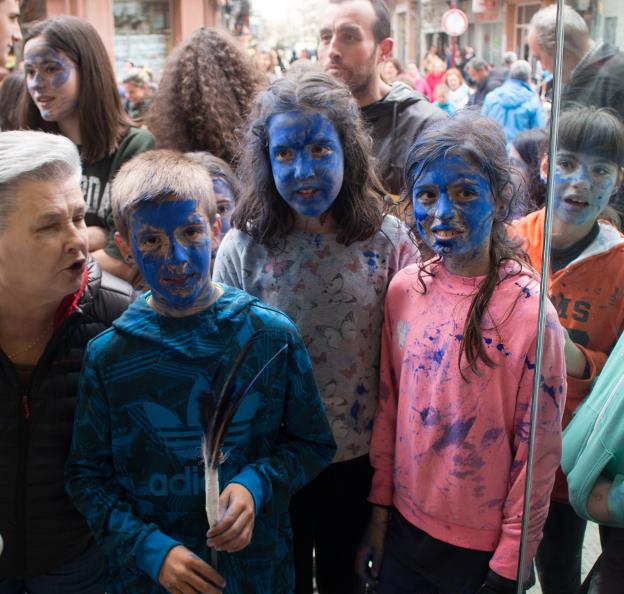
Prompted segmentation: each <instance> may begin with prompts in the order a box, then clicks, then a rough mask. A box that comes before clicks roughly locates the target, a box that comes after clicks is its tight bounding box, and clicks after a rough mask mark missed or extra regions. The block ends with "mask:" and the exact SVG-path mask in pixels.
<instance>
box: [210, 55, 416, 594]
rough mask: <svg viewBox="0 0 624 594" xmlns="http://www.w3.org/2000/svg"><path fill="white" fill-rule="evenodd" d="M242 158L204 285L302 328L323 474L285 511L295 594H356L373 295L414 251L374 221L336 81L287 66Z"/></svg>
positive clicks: (365, 512) (355, 128)
mask: <svg viewBox="0 0 624 594" xmlns="http://www.w3.org/2000/svg"><path fill="white" fill-rule="evenodd" d="M244 145H245V147H246V148H245V150H244V152H243V155H242V162H241V168H240V170H239V176H240V179H242V180H245V183H246V184H247V186H246V188H245V190H244V192H243V195H242V197H241V199H240V202H239V204H238V205H237V206H236V208H235V211H234V214H233V216H232V229H231V230H230V232H229V233H228V234H227V235H226V236H225V238H224V239H223V242H222V244H221V246H220V248H219V252H218V254H217V259H216V262H215V271H214V276H215V279H216V280H219V281H221V282H224V283H227V284H230V285H234V286H237V287H240V288H243V289H245V290H246V291H248V292H249V293H251V294H253V295H256V296H258V297H259V298H260V299H261V300H263V301H264V302H265V303H268V304H270V305H273V306H277V307H279V308H280V309H282V310H284V311H286V312H287V313H288V314H289V315H290V317H291V318H292V319H293V320H294V321H295V322H296V323H297V325H298V327H299V329H300V330H301V332H302V334H303V336H304V340H305V342H306V346H307V347H308V350H309V352H310V355H311V358H312V364H313V367H314V374H315V378H316V381H317V383H318V385H319V388H320V391H321V395H322V397H323V401H324V404H325V408H326V411H327V416H328V419H329V421H330V424H331V426H332V430H333V434H334V438H335V439H336V442H337V443H338V452H337V454H336V456H335V458H334V461H333V464H332V465H331V466H330V467H329V469H327V470H326V471H324V472H323V473H321V475H320V476H319V477H318V478H317V479H315V481H313V483H311V484H310V485H309V486H308V487H306V488H304V489H303V490H302V491H300V492H299V493H298V494H297V495H296V496H295V497H294V499H293V501H292V504H291V517H292V519H293V530H294V538H295V575H296V587H295V592H297V594H303V593H310V594H311V592H312V587H313V586H312V582H313V555H312V552H313V549H315V552H316V555H315V560H316V578H317V585H318V590H319V592H321V594H327V593H334V592H335V593H336V594H338V593H339V594H345V593H348V592H352V591H353V590H354V588H355V587H356V583H355V582H356V576H355V572H354V570H353V563H354V559H355V551H356V548H357V544H358V541H359V539H360V537H361V536H362V534H363V531H364V528H365V527H366V524H367V522H368V516H369V506H368V504H367V501H366V497H367V495H368V492H369V489H370V478H371V469H370V464H369V460H368V450H369V442H370V435H371V427H372V420H373V414H374V412H375V408H376V406H377V394H378V379H379V378H378V364H379V343H380V332H381V325H382V316H383V313H382V308H383V299H384V295H385V292H386V287H387V286H388V283H389V281H390V279H391V278H392V276H393V275H394V274H395V273H396V272H397V271H398V270H399V269H401V268H403V267H404V266H405V265H406V264H408V263H411V262H414V261H417V259H418V252H417V249H416V248H415V246H414V244H413V243H412V242H411V241H410V239H409V236H408V233H407V229H406V228H405V227H404V226H403V225H402V224H401V223H400V222H399V221H398V220H397V219H395V218H394V217H391V216H385V217H384V216H383V213H382V208H383V192H382V191H381V189H380V186H379V182H378V181H377V179H376V178H375V176H374V173H373V167H372V164H371V159H370V156H369V155H370V154H371V146H370V139H369V137H368V136H367V135H366V133H365V131H364V129H363V125H362V122H361V119H360V115H359V110H358V107H357V104H356V103H355V101H354V100H353V98H352V96H351V95H350V93H349V91H348V90H347V88H346V87H345V86H343V85H342V83H340V82H338V81H337V80H336V79H334V78H333V77H331V76H329V75H327V74H324V73H321V72H319V71H318V70H316V69H314V68H310V67H303V68H299V67H298V68H296V69H294V70H293V71H291V72H290V73H289V74H288V75H287V76H286V77H285V78H284V79H281V80H279V81H276V82H275V83H274V84H273V85H272V86H271V87H270V88H269V89H268V90H267V91H265V92H264V93H262V94H261V95H260V96H259V97H258V98H257V100H256V103H255V106H254V108H253V112H252V116H251V125H250V128H249V130H248V133H247V137H246V142H245V143H244Z"/></svg>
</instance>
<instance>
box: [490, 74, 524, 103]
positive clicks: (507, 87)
mask: <svg viewBox="0 0 624 594" xmlns="http://www.w3.org/2000/svg"><path fill="white" fill-rule="evenodd" d="M492 93H495V94H496V96H497V97H498V100H499V102H500V103H501V105H502V106H503V107H504V108H506V109H516V108H518V107H520V106H521V105H522V104H523V103H526V102H527V101H530V100H531V99H533V97H534V96H535V93H534V91H533V89H532V88H531V86H530V85H529V84H528V83H525V82H523V81H521V80H513V79H509V80H508V81H506V82H505V83H504V84H503V85H502V86H500V87H498V89H494V91H492Z"/></svg>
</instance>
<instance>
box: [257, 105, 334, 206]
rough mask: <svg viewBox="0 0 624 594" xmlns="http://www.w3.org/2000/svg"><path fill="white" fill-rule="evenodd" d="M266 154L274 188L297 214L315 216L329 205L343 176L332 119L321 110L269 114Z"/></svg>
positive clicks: (332, 201)
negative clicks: (267, 153)
mask: <svg viewBox="0 0 624 594" xmlns="http://www.w3.org/2000/svg"><path fill="white" fill-rule="evenodd" d="M269 157H270V160H271V169H272V172H273V179H274V181H275V186H276V187H277V191H278V192H279V193H280V196H281V197H282V198H283V199H284V201H285V202H286V203H287V204H288V205H289V206H290V207H291V208H292V209H293V210H294V211H295V212H296V213H298V214H299V215H301V216H304V217H318V216H320V215H322V214H323V213H324V212H326V211H327V210H328V209H329V208H330V207H331V205H332V204H333V203H334V200H336V197H337V196H338V194H339V192H340V188H341V187H342V181H343V178H344V155H343V150H342V144H341V142H340V137H339V136H338V132H337V131H336V128H335V127H334V124H333V123H332V122H331V120H329V119H328V118H327V117H326V116H324V115H323V114H321V113H303V112H288V113H280V114H276V115H274V116H272V117H271V119H270V122H269Z"/></svg>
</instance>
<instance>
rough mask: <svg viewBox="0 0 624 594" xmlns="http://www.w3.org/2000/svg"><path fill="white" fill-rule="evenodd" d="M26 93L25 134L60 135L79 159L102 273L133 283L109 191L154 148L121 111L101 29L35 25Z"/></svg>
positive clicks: (68, 21) (65, 20) (62, 21)
mask: <svg viewBox="0 0 624 594" xmlns="http://www.w3.org/2000/svg"><path fill="white" fill-rule="evenodd" d="M24 73H25V75H26V89H27V93H26V94H24V100H23V101H22V114H21V123H20V125H21V127H22V128H30V129H33V130H43V131H45V132H52V133H55V134H62V135H63V136H66V137H67V138H69V139H70V140H71V141H72V142H73V143H74V144H76V146H77V147H78V150H79V152H80V159H81V162H82V179H81V187H82V194H83V197H84V199H85V202H86V204H87V211H86V216H85V220H86V223H87V227H88V231H89V251H90V252H91V255H92V256H93V257H94V258H95V259H96V260H97V261H98V263H99V264H100V266H101V267H102V268H103V269H104V270H106V271H107V272H110V273H112V274H114V275H116V276H119V277H121V278H123V279H125V280H129V281H133V280H134V278H135V276H136V267H135V266H133V265H129V264H128V263H127V262H124V261H123V260H122V258H121V255H120V253H119V250H118V249H117V247H116V245H115V242H114V240H113V236H114V232H115V227H114V222H113V214H112V209H111V203H110V184H111V182H112V179H113V177H114V176H115V174H116V173H117V171H118V170H119V169H120V168H121V166H122V165H123V164H124V163H125V162H126V161H129V160H130V159H131V158H132V157H134V156H135V155H137V154H139V153H141V152H143V151H146V150H149V149H152V148H154V138H153V137H152V135H151V134H150V133H149V132H148V131H147V130H145V129H142V128H138V127H136V125H135V124H134V123H133V122H132V121H131V120H130V119H129V118H128V116H127V115H126V112H125V110H124V108H123V105H122V102H121V98H120V97H119V92H118V90H117V83H116V82H115V75H114V72H113V68H112V65H111V62H110V58H109V56H108V53H107V51H106V48H105V47H104V42H103V41H102V39H101V38H100V36H99V35H98V33H97V31H96V30H95V28H94V27H93V26H92V25H90V24H89V23H87V22H86V21H84V20H82V19H79V18H77V17H72V16H59V17H55V18H50V19H46V20H44V21H41V22H40V23H37V24H35V25H34V26H33V27H31V28H30V29H29V31H28V34H27V35H26V36H25V38H24Z"/></svg>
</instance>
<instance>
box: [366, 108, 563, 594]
mask: <svg viewBox="0 0 624 594" xmlns="http://www.w3.org/2000/svg"><path fill="white" fill-rule="evenodd" d="M505 155H506V152H505V137H504V135H503V133H502V130H501V129H500V127H499V126H498V124H496V123H494V122H492V121H490V120H488V119H487V118H483V117H481V116H479V115H478V114H475V113H473V112H466V113H464V112H460V113H459V114H457V115H456V116H454V117H451V118H449V119H447V120H444V121H442V122H440V123H439V124H437V125H436V127H435V128H431V129H429V130H428V131H427V132H425V133H424V134H422V135H421V136H420V137H419V138H418V140H417V141H416V144H415V145H414V146H413V147H412V149H411V151H410V154H409V156H408V161H407V165H406V172H407V179H406V192H407V195H408V196H409V198H411V202H412V204H413V208H414V216H415V220H416V229H417V231H418V233H419V234H420V236H421V238H422V240H423V241H424V242H425V243H426V244H427V245H428V246H429V247H430V248H431V249H432V250H433V252H434V253H435V254H436V255H435V257H434V258H433V259H431V260H429V261H427V262H425V263H423V264H416V265H412V266H408V267H407V268H404V269H403V270H402V271H399V272H398V273H397V274H396V276H395V277H394V279H393V280H392V282H391V283H390V287H389V289H388V293H387V296H386V302H385V321H384V329H383V334H382V350H381V369H380V392H379V406H378V409H377V413H376V417H375V423H374V427H373V436H372V444H371V452H370V455H371V462H372V465H373V468H374V477H373V484H372V490H371V494H370V497H369V500H370V501H371V502H372V503H373V504H374V512H373V515H372V519H371V522H370V525H369V528H368V532H367V534H366V536H365V538H364V541H363V543H362V546H361V548H360V551H359V555H358V563H359V572H360V574H361V576H362V578H363V579H365V581H369V582H370V581H376V580H377V578H378V590H377V592H378V594H411V593H414V594H416V593H418V594H429V593H431V594H434V593H435V594H471V593H473V592H479V593H480V594H485V593H495V592H497V593H507V592H509V593H511V592H515V587H516V581H515V580H516V574H517V571H518V557H519V546H520V535H521V522H522V508H523V500H524V489H525V482H526V481H525V477H526V470H527V455H528V438H529V429H530V416H531V408H532V387H533V376H534V368H535V363H536V361H535V359H536V342H537V320H538V309H539V284H538V282H537V280H536V279H535V276H534V273H533V271H532V270H530V269H528V268H527V267H525V265H524V264H523V262H522V252H521V251H520V249H519V246H518V244H517V243H515V242H514V241H512V240H511V239H510V238H509V237H508V236H507V232H506V225H507V223H508V221H509V220H510V218H511V215H512V213H513V212H515V210H514V205H513V204H512V202H513V199H514V197H513V192H512V190H511V183H510V177H509V169H510V168H509V164H508V162H507V158H506V156H505ZM546 319H547V323H546V330H545V335H544V355H543V359H542V380H541V392H542V393H541V394H540V399H539V411H538V424H537V427H536V447H537V449H536V457H535V465H534V470H533V490H532V496H531V516H530V521H529V530H528V543H529V560H530V559H532V557H533V555H534V554H535V551H536V549H537V546H538V543H539V540H540V538H541V532H542V526H543V524H544V521H545V519H546V514H547V512H548V503H549V495H550V491H551V489H552V485H553V481H554V477H555V470H556V469H557V466H558V464H559V458H560V454H561V414H562V410H563V402H564V398H565V366H564V354H563V344H564V342H563V334H562V331H561V327H560V325H559V322H558V319H557V314H556V312H555V310H554V308H553V306H552V305H551V304H550V302H547V311H546Z"/></svg>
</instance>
